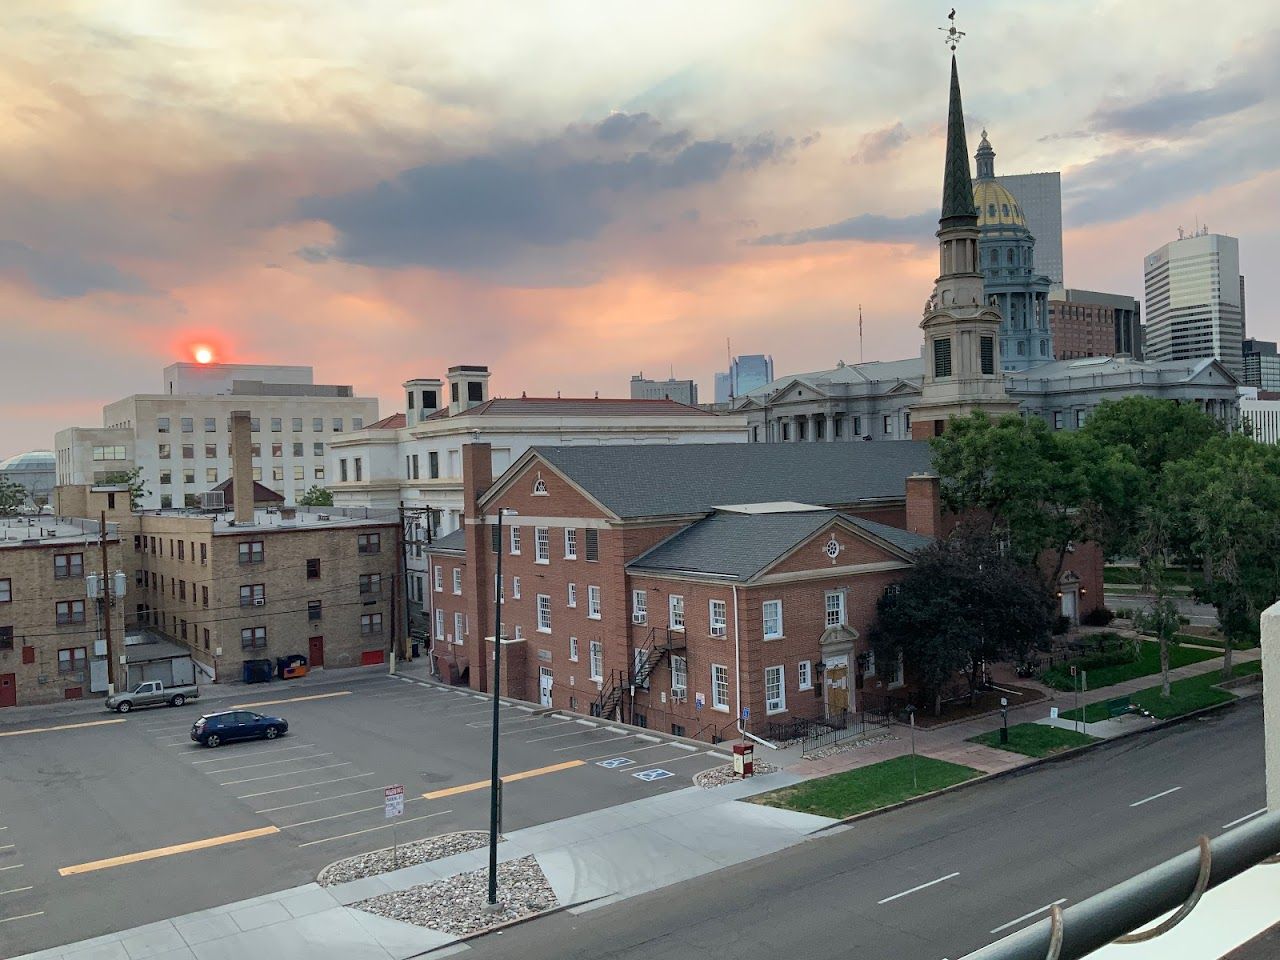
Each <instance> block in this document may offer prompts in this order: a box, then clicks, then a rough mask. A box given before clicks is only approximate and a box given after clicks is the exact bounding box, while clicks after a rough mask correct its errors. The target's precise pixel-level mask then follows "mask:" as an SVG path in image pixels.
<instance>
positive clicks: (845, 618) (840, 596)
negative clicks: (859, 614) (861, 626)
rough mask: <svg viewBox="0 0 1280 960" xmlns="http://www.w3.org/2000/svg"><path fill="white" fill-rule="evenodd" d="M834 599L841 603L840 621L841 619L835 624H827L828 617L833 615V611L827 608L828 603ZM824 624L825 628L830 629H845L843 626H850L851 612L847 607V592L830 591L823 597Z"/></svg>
mask: <svg viewBox="0 0 1280 960" xmlns="http://www.w3.org/2000/svg"><path fill="white" fill-rule="evenodd" d="M833 597H834V598H835V599H836V600H838V601H839V603H840V609H839V613H840V619H839V620H838V621H836V622H835V623H828V622H827V615H828V614H829V613H831V611H830V610H829V609H828V608H827V603H828V601H830V600H831V599H832V598H833ZM822 623H823V626H825V627H828V628H829V627H843V626H846V625H848V623H849V611H848V608H847V606H846V605H845V592H844V591H843V590H828V591H827V592H826V594H825V595H824V596H823V598H822Z"/></svg>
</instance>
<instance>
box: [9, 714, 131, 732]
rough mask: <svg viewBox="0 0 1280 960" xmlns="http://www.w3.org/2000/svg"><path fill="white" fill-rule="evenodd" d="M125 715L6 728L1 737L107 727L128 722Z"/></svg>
mask: <svg viewBox="0 0 1280 960" xmlns="http://www.w3.org/2000/svg"><path fill="white" fill-rule="evenodd" d="M127 722H128V721H127V720H125V718H124V717H121V718H119V719H118V720H89V721H86V722H85V723H60V724H58V725H57V726H56V727H28V728H27V729H25V730H5V731H2V732H0V737H22V736H26V735H27V734H28V733H52V732H53V731H54V730H81V729H83V728H84V727H105V726H106V725H107V724H109V723H127Z"/></svg>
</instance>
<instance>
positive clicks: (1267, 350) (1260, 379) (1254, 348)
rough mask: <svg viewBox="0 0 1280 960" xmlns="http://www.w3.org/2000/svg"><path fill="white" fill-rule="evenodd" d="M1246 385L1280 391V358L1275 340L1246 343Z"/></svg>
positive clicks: (1246, 341)
mask: <svg viewBox="0 0 1280 960" xmlns="http://www.w3.org/2000/svg"><path fill="white" fill-rule="evenodd" d="M1244 383H1245V386H1248V387H1257V388H1258V389H1259V390H1273V391H1280V356H1277V353H1276V343H1275V341H1274V340H1255V339H1254V338H1253V337H1249V338H1248V339H1247V340H1245V341H1244Z"/></svg>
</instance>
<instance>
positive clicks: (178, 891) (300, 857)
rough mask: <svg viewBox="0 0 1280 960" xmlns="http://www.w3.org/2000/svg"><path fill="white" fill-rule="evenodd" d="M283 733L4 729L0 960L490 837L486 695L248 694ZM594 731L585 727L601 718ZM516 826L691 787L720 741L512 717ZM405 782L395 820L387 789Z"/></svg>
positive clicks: (176, 716)
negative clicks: (280, 722)
mask: <svg viewBox="0 0 1280 960" xmlns="http://www.w3.org/2000/svg"><path fill="white" fill-rule="evenodd" d="M231 706H237V707H241V706H242V707H244V708H245V709H250V710H255V711H257V712H260V713H265V714H273V715H279V716H283V717H284V718H286V719H287V720H288V721H289V725H290V729H289V734H288V735H287V736H285V737H281V738H279V739H277V740H274V741H265V740H262V741H251V742H246V743H232V744H225V745H223V746H221V747H218V748H217V749H206V748H202V747H200V746H198V745H197V744H195V743H193V742H192V741H191V739H190V735H189V734H190V729H191V724H192V722H193V720H194V719H195V718H196V717H197V716H199V715H200V713H201V712H202V710H203V711H205V712H207V711H210V710H211V709H214V704H212V703H206V704H204V705H203V707H202V706H201V705H200V704H198V703H194V704H188V705H187V706H185V707H181V708H163V709H158V710H152V711H139V712H136V713H132V714H129V715H128V716H117V715H115V714H109V713H106V712H105V711H104V712H103V713H102V714H100V715H96V714H89V715H85V714H78V715H76V716H75V717H68V718H66V719H62V720H57V719H54V720H48V721H43V720H42V721H38V722H31V721H30V719H25V720H24V721H23V722H22V723H21V724H19V725H13V726H0V956H12V955H14V954H20V953H23V952H25V951H30V950H37V949H42V948H44V947H49V946H55V945H59V944H62V943H66V942H69V941H72V940H80V939H84V938H87V937H92V936H97V935H99V934H102V933H107V932H111V931H114V930H119V929H122V928H125V927H129V926H135V925H138V924H142V923H147V922H150V921H154V920H159V919H164V918H167V917H170V916H174V915H177V914H181V913H187V912H190V911H194V910H200V909H204V908H207V907H211V906H216V905H219V904H223V903H228V902H231V901H234V900H240V899H244V898H247V897H252V896H257V895H259V894H263V893H268V892H272V891H275V890H279V889H283V888H285V887H289V886H293V885H296V884H301V883H306V882H309V881H311V880H314V879H315V875H316V873H317V872H318V871H319V870H320V869H321V868H322V867H324V866H325V865H326V864H328V863H331V862H332V861H334V860H338V859H341V858H343V857H347V856H352V855H354V854H357V853H361V852H364V851H368V850H374V849H378V848H381V847H387V846H390V845H391V843H392V840H393V837H394V839H395V840H397V841H399V842H406V841H409V840H414V839H419V838H421V837H426V836H432V835H436V834H441V833H448V832H451V831H454V830H463V829H484V828H487V826H488V817H489V790H488V786H489V785H488V777H489V741H490V736H491V729H492V728H491V722H492V721H491V715H492V709H493V708H492V701H491V700H490V699H488V698H487V697H478V696H476V695H474V694H472V693H470V692H469V691H465V690H457V689H451V688H444V687H439V686H435V685H430V684H423V683H419V682H417V681H412V680H408V679H404V678H396V677H388V676H385V675H382V676H370V675H368V674H365V675H363V676H358V677H353V678H352V679H351V682H349V683H343V682H342V678H341V675H339V676H338V677H337V678H336V679H334V680H333V681H332V682H330V681H329V680H328V679H326V681H325V682H324V683H323V684H312V685H309V686H306V687H290V686H288V685H287V684H272V685H270V686H262V687H248V688H245V691H244V695H243V698H242V699H237V700H235V701H223V702H220V703H218V704H217V705H216V709H220V710H221V709H228V708H229V707H231ZM588 724H590V725H588ZM499 735H500V737H501V742H502V767H501V772H502V776H503V779H504V789H503V794H504V823H503V826H504V827H505V828H506V829H509V830H511V829H519V828H521V827H526V826H530V825H533V824H536V823H543V822H546V821H549V820H556V819H560V818H563V817H568V816H573V815H575V814H579V813H584V812H587V811H589V810H593V809H599V808H602V807H607V806H613V805H616V804H619V803H625V802H627V801H629V800H634V799H638V798H640V797H644V796H649V795H652V794H654V793H659V792H664V791H668V790H674V789H680V788H682V787H686V786H688V785H689V784H690V778H691V777H692V776H693V775H694V774H695V773H697V772H698V771H700V770H704V769H706V768H708V767H712V766H716V765H718V764H720V763H723V762H724V760H723V758H722V757H718V756H712V755H710V754H709V752H708V750H707V749H706V748H698V747H694V746H691V745H689V744H683V743H673V742H671V741H668V740H664V739H660V738H657V737H652V736H649V735H648V734H644V733H639V732H637V731H635V730H633V729H623V728H621V727H613V726H608V725H603V724H600V723H598V722H595V721H588V720H586V719H585V718H581V717H576V716H569V715H565V714H554V713H553V714H542V713H540V712H538V711H535V710H534V709H533V708H530V707H526V706H509V705H503V706H502V708H501V712H500V720H499ZM391 784H402V785H403V786H404V788H405V808H404V814H403V816H401V817H398V818H395V819H394V820H391V821H388V820H387V819H386V818H385V817H384V808H383V797H382V794H383V788H384V787H385V786H387V785H391Z"/></svg>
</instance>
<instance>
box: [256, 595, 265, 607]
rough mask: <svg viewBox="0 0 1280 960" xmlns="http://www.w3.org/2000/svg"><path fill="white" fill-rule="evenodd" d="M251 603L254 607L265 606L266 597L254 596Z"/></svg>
mask: <svg viewBox="0 0 1280 960" xmlns="http://www.w3.org/2000/svg"><path fill="white" fill-rule="evenodd" d="M253 605H254V606H255V607H265V606H266V605H267V598H266V597H254V598H253Z"/></svg>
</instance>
